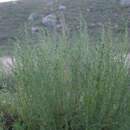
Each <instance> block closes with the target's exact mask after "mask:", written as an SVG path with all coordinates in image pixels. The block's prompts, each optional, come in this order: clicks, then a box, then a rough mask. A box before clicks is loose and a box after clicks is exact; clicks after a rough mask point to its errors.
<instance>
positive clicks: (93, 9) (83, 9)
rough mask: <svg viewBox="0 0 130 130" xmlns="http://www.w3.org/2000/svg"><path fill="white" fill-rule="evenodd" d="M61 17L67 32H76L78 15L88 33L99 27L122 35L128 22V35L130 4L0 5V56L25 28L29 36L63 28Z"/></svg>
mask: <svg viewBox="0 0 130 130" xmlns="http://www.w3.org/2000/svg"><path fill="white" fill-rule="evenodd" d="M62 14H64V17H65V20H66V23H67V25H68V28H69V30H70V31H72V30H74V29H78V28H79V22H80V14H82V15H83V16H84V18H85V20H86V21H87V23H88V27H89V29H90V30H94V32H95V30H96V29H98V28H100V27H101V26H102V25H108V24H110V25H109V26H111V28H112V29H113V30H114V31H115V32H116V33H120V32H123V31H124V28H125V27H124V26H125V23H126V22H125V21H128V30H129V31H130V0H121V1H120V0H109V1H108V0H98V1H97V0H60V1H58V0H37V1H35V0H26V1H25V0H23V1H19V2H13V3H4V4H0V55H3V54H8V53H10V51H9V50H12V48H13V46H12V43H14V41H15V39H16V37H17V36H20V37H21V36H22V35H23V33H22V32H23V31H24V25H25V24H26V25H27V28H28V29H29V31H30V32H31V33H37V32H38V31H39V30H40V28H44V27H47V28H50V29H52V28H53V26H54V25H55V26H56V28H57V29H61V28H62V19H61V17H62Z"/></svg>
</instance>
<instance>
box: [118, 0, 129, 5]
mask: <svg viewBox="0 0 130 130" xmlns="http://www.w3.org/2000/svg"><path fill="white" fill-rule="evenodd" d="M120 3H121V5H122V6H130V0H121V2H120Z"/></svg>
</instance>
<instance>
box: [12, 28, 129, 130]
mask: <svg viewBox="0 0 130 130" xmlns="http://www.w3.org/2000/svg"><path fill="white" fill-rule="evenodd" d="M126 39H127V37H125V40H123V42H121V41H119V42H120V43H121V44H120V45H119V44H118V46H116V44H115V42H117V41H116V39H115V38H113V37H112V36H111V33H110V32H108V33H106V32H105V31H103V32H102V36H101V39H99V41H97V42H96V45H93V44H91V41H92V40H91V37H90V36H88V33H87V32H86V29H85V30H84V29H83V30H81V31H80V32H79V33H78V34H74V35H73V36H72V37H71V38H68V37H67V36H66V34H65V32H63V34H62V35H60V36H59V35H56V34H54V35H53V36H51V37H49V36H48V37H44V35H43V34H42V33H41V35H40V44H39V45H38V46H37V47H31V46H30V44H29V38H28V37H27V38H25V40H24V41H22V43H21V41H18V42H20V44H17V47H16V51H15V63H14V67H13V71H12V77H13V81H14V87H13V88H14V93H13V97H14V98H13V102H14V103H15V109H16V110H17V111H16V112H17V115H18V118H17V121H16V122H15V123H14V124H13V127H14V128H13V129H14V130H18V129H20V130H37V129H38V130H115V129H118V130H122V129H125V130H128V129H129V128H130V126H129V121H130V118H129V117H130V114H129V113H130V102H129V99H130V95H129V88H128V85H129V83H128V76H129V75H128V66H127V64H125V63H126V56H127V49H126V43H127V40H126ZM122 44H123V45H122Z"/></svg>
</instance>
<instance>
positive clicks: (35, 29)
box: [31, 27, 40, 33]
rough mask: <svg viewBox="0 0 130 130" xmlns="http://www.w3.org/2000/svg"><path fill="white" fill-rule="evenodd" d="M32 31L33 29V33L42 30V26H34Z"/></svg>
mask: <svg viewBox="0 0 130 130" xmlns="http://www.w3.org/2000/svg"><path fill="white" fill-rule="evenodd" d="M31 31H32V33H36V32H40V28H39V27H32V28H31Z"/></svg>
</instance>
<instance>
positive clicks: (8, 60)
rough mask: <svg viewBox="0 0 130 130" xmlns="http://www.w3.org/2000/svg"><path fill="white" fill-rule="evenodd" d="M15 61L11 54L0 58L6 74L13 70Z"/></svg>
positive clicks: (0, 63)
mask: <svg viewBox="0 0 130 130" xmlns="http://www.w3.org/2000/svg"><path fill="white" fill-rule="evenodd" d="M14 62H15V59H13V58H12V57H9V56H4V57H1V58H0V65H1V69H2V72H3V73H4V74H9V73H10V72H11V69H12V67H13V63H14Z"/></svg>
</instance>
